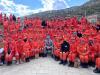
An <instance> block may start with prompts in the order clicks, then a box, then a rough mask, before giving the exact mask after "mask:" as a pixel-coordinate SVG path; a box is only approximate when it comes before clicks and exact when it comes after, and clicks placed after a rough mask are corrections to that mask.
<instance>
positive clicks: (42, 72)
mask: <svg viewBox="0 0 100 75" xmlns="http://www.w3.org/2000/svg"><path fill="white" fill-rule="evenodd" d="M0 75H99V74H95V73H93V68H88V69H84V68H71V67H68V66H67V65H66V66H63V65H59V61H58V62H57V61H55V60H53V59H52V58H50V57H48V58H38V59H34V60H32V61H31V62H29V63H23V64H20V65H12V66H6V65H4V66H0Z"/></svg>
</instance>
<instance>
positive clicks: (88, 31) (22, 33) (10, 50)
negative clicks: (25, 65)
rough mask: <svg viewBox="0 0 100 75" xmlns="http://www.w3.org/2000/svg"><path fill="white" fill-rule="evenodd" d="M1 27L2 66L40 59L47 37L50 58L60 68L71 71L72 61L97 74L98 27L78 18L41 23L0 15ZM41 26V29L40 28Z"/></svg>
mask: <svg viewBox="0 0 100 75" xmlns="http://www.w3.org/2000/svg"><path fill="white" fill-rule="evenodd" d="M0 23H1V24H3V27H4V31H3V35H4V36H3V39H4V40H3V43H4V52H3V53H4V56H3V57H4V59H3V61H4V63H6V64H7V65H10V64H11V63H12V60H13V58H15V59H16V62H17V63H21V62H22V61H23V62H25V61H26V62H29V61H30V59H32V58H34V57H35V55H40V56H42V55H43V53H44V47H45V42H44V40H45V38H46V37H47V35H49V36H50V38H51V39H52V41H53V48H52V56H53V58H55V60H60V61H61V62H60V64H63V65H65V64H66V63H67V62H68V65H69V66H71V67H73V66H74V63H75V60H76V59H77V58H78V59H79V60H80V65H81V66H82V67H85V68H87V67H88V66H95V70H94V72H95V73H100V26H99V25H98V27H97V26H96V25H94V24H91V23H89V22H88V21H87V19H86V18H85V17H82V18H81V19H80V20H79V21H78V19H77V17H72V18H63V19H61V18H55V19H54V18H53V19H48V20H45V21H42V20H41V19H40V18H38V17H37V18H27V17H24V19H23V20H21V18H20V17H18V18H16V17H15V16H14V15H12V14H11V15H10V16H9V17H7V16H6V14H5V15H4V16H3V15H2V14H0ZM43 24H44V25H43Z"/></svg>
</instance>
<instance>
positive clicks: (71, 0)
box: [0, 0, 89, 16]
mask: <svg viewBox="0 0 100 75" xmlns="http://www.w3.org/2000/svg"><path fill="white" fill-rule="evenodd" d="M87 1H89V0H0V13H1V12H2V13H6V14H7V15H9V14H10V13H12V14H14V15H16V16H25V15H29V14H34V13H39V12H44V11H49V10H60V9H65V8H70V7H72V6H80V5H82V4H84V3H85V2H87Z"/></svg>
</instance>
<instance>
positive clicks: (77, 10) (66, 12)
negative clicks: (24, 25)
mask: <svg viewBox="0 0 100 75" xmlns="http://www.w3.org/2000/svg"><path fill="white" fill-rule="evenodd" d="M96 12H99V13H100V0H89V1H88V2H86V3H85V4H83V5H81V6H75V7H71V8H66V9H61V10H52V11H46V12H40V13H36V14H32V15H29V16H28V17H40V18H42V19H51V18H54V17H59V16H61V17H72V16H78V17H81V16H85V15H91V14H94V13H96Z"/></svg>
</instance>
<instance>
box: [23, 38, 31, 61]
mask: <svg viewBox="0 0 100 75" xmlns="http://www.w3.org/2000/svg"><path fill="white" fill-rule="evenodd" d="M30 49H31V48H30V44H29V41H28V39H27V38H25V39H24V45H23V52H24V54H25V61H26V62H29V61H30V58H29V56H30Z"/></svg>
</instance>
